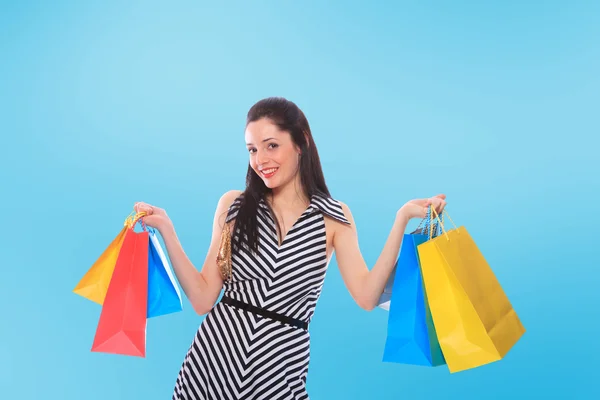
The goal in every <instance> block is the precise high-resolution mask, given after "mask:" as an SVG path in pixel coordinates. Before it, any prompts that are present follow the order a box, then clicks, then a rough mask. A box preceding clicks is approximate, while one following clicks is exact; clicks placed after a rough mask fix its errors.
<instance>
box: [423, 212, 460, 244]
mask: <svg viewBox="0 0 600 400" xmlns="http://www.w3.org/2000/svg"><path fill="white" fill-rule="evenodd" d="M429 212H433V214H434V220H436V219H437V220H438V221H439V224H440V228H442V232H443V233H444V236H446V239H447V240H450V238H449V237H448V232H447V231H446V229H445V228H444V221H443V217H442V218H440V216H439V214H438V213H437V211H435V208H433V207H432V206H429V211H428V213H429ZM444 214H445V215H446V216H447V217H448V219H449V220H450V222H451V223H452V225H453V226H454V229H458V228H457V227H456V224H454V221H452V218H450V215H449V214H448V212H447V211H446V210H445V209H444V211H443V212H442V216H443V215H444ZM432 225H433V224H431V225H430V226H429V239H431V237H432V236H431V235H432V234H433V231H432V228H431V227H432Z"/></svg>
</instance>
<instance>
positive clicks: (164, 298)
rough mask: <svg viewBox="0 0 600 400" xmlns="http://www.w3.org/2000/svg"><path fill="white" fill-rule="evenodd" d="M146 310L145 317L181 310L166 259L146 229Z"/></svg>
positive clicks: (179, 299) (176, 287)
mask: <svg viewBox="0 0 600 400" xmlns="http://www.w3.org/2000/svg"><path fill="white" fill-rule="evenodd" d="M148 232H149V235H150V245H149V252H148V309H147V317H148V318H152V317H157V316H160V315H165V314H171V313H175V312H178V311H181V310H182V309H183V306H182V302H181V293H180V292H179V288H178V286H177V284H176V283H175V278H174V277H173V273H172V272H171V268H170V267H169V263H168V262H167V257H165V253H164V251H163V249H162V247H161V245H160V242H159V241H158V238H157V237H156V233H155V232H154V230H153V229H151V228H149V229H148Z"/></svg>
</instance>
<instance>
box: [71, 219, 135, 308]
mask: <svg viewBox="0 0 600 400" xmlns="http://www.w3.org/2000/svg"><path fill="white" fill-rule="evenodd" d="M129 222H130V221H129V220H126V221H125V224H124V226H123V229H121V231H120V232H119V234H118V235H117V237H115V238H114V239H113V241H112V242H111V243H110V245H109V246H108V247H107V248H106V250H104V252H103V253H102V254H101V255H100V257H99V258H98V259H97V260H96V262H94V264H93V265H92V267H91V268H90V269H89V270H88V271H87V272H86V274H85V275H84V276H83V278H81V280H80V281H79V283H77V286H75V289H74V290H73V292H74V293H76V294H78V295H80V296H82V297H85V298H86V299H88V300H91V301H93V302H96V303H98V304H100V305H102V304H103V303H104V297H106V291H107V290H108V284H109V283H110V279H111V277H112V274H113V271H114V269H115V264H116V262H117V257H118V255H119V250H120V249H121V246H122V244H123V239H125V233H126V232H127V227H128V223H129Z"/></svg>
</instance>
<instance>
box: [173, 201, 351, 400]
mask: <svg viewBox="0 0 600 400" xmlns="http://www.w3.org/2000/svg"><path fill="white" fill-rule="evenodd" d="M240 200H241V199H240V198H239V197H238V199H236V200H235V201H234V202H233V204H232V205H231V206H230V208H229V210H228V214H227V217H226V221H227V222H229V221H231V220H232V219H234V218H235V216H236V215H237V212H238V208H239V205H240ZM258 208H259V209H258V229H259V234H260V236H259V238H260V239H259V251H258V254H254V253H249V252H247V251H246V250H241V251H240V250H238V251H236V250H233V252H232V266H233V267H232V268H233V277H232V278H231V280H229V281H226V282H225V283H224V293H223V296H224V297H225V296H227V297H230V298H233V299H235V300H237V301H241V302H244V303H246V304H250V305H252V306H256V307H260V308H262V309H266V310H268V311H271V312H275V313H277V314H279V315H284V316H287V317H291V318H294V319H295V320H300V321H302V322H304V323H308V322H310V320H311V319H312V317H313V313H314V311H315V306H316V304H317V300H318V299H319V296H320V294H321V289H322V286H323V281H324V279H325V273H326V270H327V265H328V260H327V254H326V236H325V220H324V218H325V217H330V218H333V219H334V220H337V221H339V222H341V223H344V224H350V222H349V221H348V220H347V219H346V218H345V217H344V214H343V211H342V207H341V205H340V203H339V202H338V201H337V200H334V199H332V198H331V197H328V196H323V195H314V196H312V198H311V201H310V204H309V206H308V207H307V209H306V210H305V211H304V213H303V214H302V215H301V216H300V217H299V218H298V220H297V221H296V222H295V223H294V225H293V226H292V228H291V229H290V231H289V232H288V233H287V235H286V237H285V238H284V240H283V242H282V244H281V245H279V241H278V238H277V230H276V226H275V221H274V219H273V217H272V216H271V214H270V212H269V209H268V208H267V205H266V204H265V202H264V200H263V201H261V202H260V203H259V207H258ZM309 359H310V334H309V332H308V330H307V329H303V328H300V327H297V326H292V325H290V324H287V323H284V322H280V320H277V319H273V318H269V317H264V316H261V315H257V314H255V313H253V312H251V311H247V310H245V309H242V308H239V307H234V306H231V305H230V304H225V303H224V302H223V301H221V302H219V303H217V304H216V306H215V307H214V308H213V309H212V310H211V311H210V312H209V313H208V314H207V315H206V318H205V319H204V320H203V321H202V323H201V325H200V327H199V329H198V331H197V333H196V335H195V338H194V340H193V342H192V344H191V346H190V348H189V350H188V352H187V354H186V357H185V359H184V361H183V365H182V366H181V369H180V371H179V374H178V376H177V381H176V384H175V390H174V393H173V397H172V399H173V400H179V399H199V400H200V399H202V400H208V399H211V400H212V399H214V400H217V399H218V400H230V399H231V400H234V399H235V400H238V399H252V400H254V399H256V400H259V399H269V400H279V399H308V398H309V396H308V393H307V390H306V379H307V373H308V365H309Z"/></svg>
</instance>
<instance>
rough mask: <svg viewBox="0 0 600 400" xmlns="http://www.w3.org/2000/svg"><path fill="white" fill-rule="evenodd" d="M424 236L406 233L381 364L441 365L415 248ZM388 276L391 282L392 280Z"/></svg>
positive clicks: (440, 352)
mask: <svg viewBox="0 0 600 400" xmlns="http://www.w3.org/2000/svg"><path fill="white" fill-rule="evenodd" d="M426 229H429V227H426V228H424V229H423V231H422V232H423V233H410V234H405V235H404V237H403V240H402V246H401V248H400V255H399V257H398V260H397V261H396V266H395V268H394V272H393V286H392V291H391V296H390V304H389V316H388V327H387V337H386V342H385V347H384V353H383V361H384V362H394V363H400V364H411V365H423V366H439V365H444V364H445V363H446V362H445V360H444V355H443V354H442V350H441V348H440V345H439V342H438V340H437V336H436V333H435V326H434V324H433V319H432V317H431V313H430V311H429V306H428V303H427V294H426V292H425V289H424V285H423V278H422V275H421V267H420V265H419V255H418V252H417V246H418V245H420V244H421V243H424V242H426V241H427V240H428V238H429V235H428V234H424V233H425V231H426ZM427 233H428V232H427ZM391 278H392V277H390V281H391Z"/></svg>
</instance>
